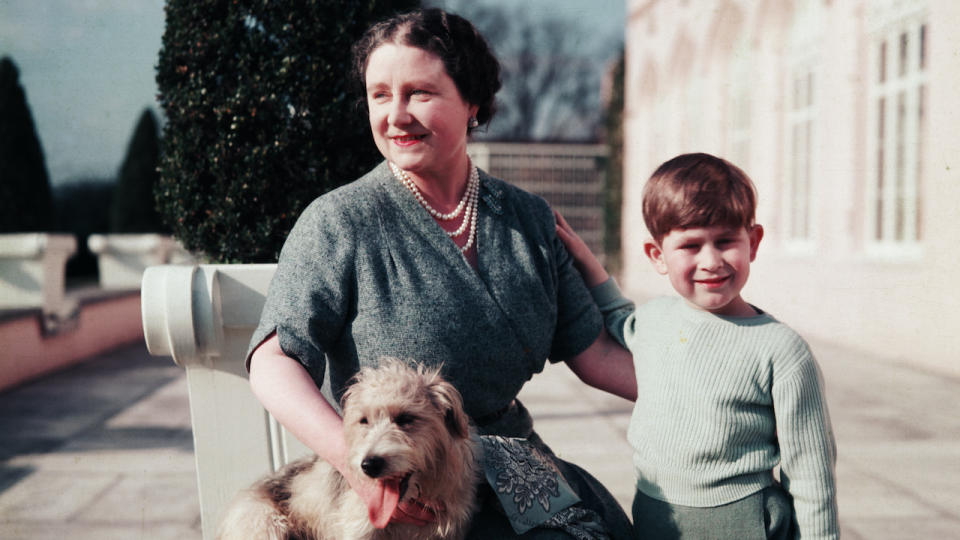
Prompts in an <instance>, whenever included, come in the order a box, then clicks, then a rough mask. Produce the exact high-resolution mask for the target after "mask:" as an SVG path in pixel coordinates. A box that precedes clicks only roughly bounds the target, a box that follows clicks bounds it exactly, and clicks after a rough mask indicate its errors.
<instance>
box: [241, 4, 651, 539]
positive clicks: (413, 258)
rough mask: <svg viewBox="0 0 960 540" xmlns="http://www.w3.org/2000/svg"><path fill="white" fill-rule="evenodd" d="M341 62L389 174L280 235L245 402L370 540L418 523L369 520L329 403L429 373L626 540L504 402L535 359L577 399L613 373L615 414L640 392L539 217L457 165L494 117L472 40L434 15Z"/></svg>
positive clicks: (484, 59)
mask: <svg viewBox="0 0 960 540" xmlns="http://www.w3.org/2000/svg"><path fill="white" fill-rule="evenodd" d="M354 57H355V75H356V76H357V77H358V79H359V82H360V83H361V84H362V86H363V88H364V89H365V98H366V100H365V101H366V105H367V108H368V112H369V119H370V128H371V131H372V133H373V137H374V140H375V142H376V145H377V148H378V149H379V151H380V152H381V153H382V154H383V156H384V158H385V159H386V161H385V162H384V163H382V164H381V165H379V166H378V167H376V168H375V169H374V170H372V171H371V172H370V173H368V174H367V175H365V176H363V177H362V178H360V179H358V180H356V181H355V182H353V183H351V184H348V185H346V186H344V187H342V188H340V189H337V190H334V191H332V192H330V193H327V194H326V195H324V196H322V197H320V198H318V199H317V200H316V201H314V202H313V203H312V204H311V205H310V207H308V208H307V209H306V210H305V211H304V213H303V215H302V216H301V217H300V219H299V220H298V222H297V224H296V226H295V227H294V229H293V231H292V232H291V233H290V236H289V238H288V239H287V242H286V244H285V245H284V248H283V251H282V253H281V256H280V262H279V264H278V267H277V272H276V275H275V277H274V280H273V282H272V283H271V286H270V290H269V293H268V297H267V302H266V305H265V307H264V311H263V315H262V318H261V322H260V326H259V328H258V329H257V331H256V332H255V334H254V337H253V340H252V343H251V349H252V352H251V354H250V357H249V359H248V362H249V369H250V380H251V385H252V388H253V390H254V393H255V394H256V395H257V397H258V398H259V399H260V401H261V402H262V403H263V404H264V406H265V407H266V408H267V410H269V411H270V412H271V413H272V414H273V415H274V416H275V417H276V418H277V420H278V421H280V422H281V423H282V424H283V425H284V426H285V427H286V428H287V429H288V430H290V431H291V432H292V433H293V434H294V435H296V436H297V438H299V439H300V440H301V441H303V442H304V443H305V444H307V445H308V446H309V447H310V448H312V449H313V450H314V451H316V452H317V454H319V455H320V456H321V457H322V458H324V459H325V460H327V461H328V462H330V463H331V464H333V465H334V466H335V467H337V468H338V469H339V470H340V471H341V472H343V473H344V475H345V476H346V477H347V480H348V481H349V483H350V485H351V486H352V487H353V489H354V490H356V491H357V492H358V493H359V494H360V495H361V496H362V497H363V499H364V500H365V501H366V502H367V505H368V509H369V510H370V516H371V519H372V520H373V521H374V523H378V522H379V523H385V522H386V521H387V520H389V519H394V520H402V521H407V522H414V523H423V522H426V521H429V520H430V517H431V516H430V514H429V512H428V511H425V510H423V509H422V508H420V507H418V506H416V505H411V506H403V505H401V506H400V507H399V508H397V509H396V510H395V511H392V512H391V513H390V515H389V516H385V515H383V514H384V513H385V512H387V511H388V510H385V508H387V505H385V504H384V502H383V500H384V493H383V492H382V490H380V489H378V488H377V487H376V485H375V484H374V483H373V482H371V481H369V480H366V479H364V478H357V477H355V476H354V475H353V474H352V473H351V472H350V468H349V467H347V466H346V448H345V445H344V441H343V435H342V423H341V419H340V417H339V415H338V413H337V411H336V409H335V405H331V403H336V402H337V401H338V400H339V398H340V396H341V395H342V392H343V390H344V387H345V385H346V384H347V383H348V381H349V379H350V377H352V376H353V374H354V373H356V371H357V370H358V368H359V366H361V365H367V364H375V363H376V362H377V359H378V358H380V357H382V356H393V357H400V358H407V359H411V360H412V361H417V362H421V363H424V364H427V365H431V366H438V365H442V366H443V374H444V376H445V377H446V378H447V379H448V380H449V381H451V382H452V383H453V384H454V385H455V386H456V387H457V388H458V389H459V390H460V392H461V393H462V394H463V397H464V406H465V409H466V411H467V413H468V414H469V415H471V417H472V418H473V420H474V422H475V424H476V425H477V427H478V430H479V431H480V432H481V433H482V434H495V435H502V436H507V437H524V438H527V439H529V440H530V441H531V442H532V444H534V445H535V446H536V448H537V449H538V450H539V451H541V452H542V453H543V454H544V455H546V456H548V458H549V459H550V460H552V461H553V462H554V464H555V466H556V467H557V468H558V469H559V470H560V471H561V472H562V473H563V476H564V477H565V478H566V480H567V482H569V484H570V485H571V486H572V488H573V490H574V491H576V492H577V494H578V495H579V497H580V499H581V500H582V501H583V507H585V508H588V509H592V510H594V511H596V512H597V513H598V514H599V515H600V516H601V518H602V521H603V523H604V524H605V527H606V528H607V530H608V531H609V533H610V534H611V535H612V536H613V537H615V538H618V537H628V536H629V534H630V531H629V526H630V525H629V521H628V520H627V518H626V515H625V514H624V513H623V511H622V510H621V509H620V507H619V506H618V505H617V504H616V502H615V501H614V500H613V498H612V497H611V496H610V495H609V493H607V492H606V490H604V489H603V488H602V486H600V484H599V483H598V482H597V481H596V480H595V479H593V478H592V477H590V476H589V475H587V474H586V473H585V472H583V471H582V470H580V469H578V468H576V467H575V466H572V465H570V464H567V463H565V462H562V461H561V460H559V459H557V458H556V457H555V456H553V454H552V452H550V451H549V449H548V448H547V447H546V446H545V445H543V443H542V441H540V440H539V438H538V437H537V435H536V434H535V433H534V432H533V429H532V421H531V419H530V416H529V414H528V413H527V411H526V410H525V409H524V408H523V406H522V405H521V404H519V403H518V402H517V401H516V400H515V399H514V398H515V397H516V395H517V393H518V392H519V391H520V388H521V387H522V386H523V384H524V383H525V382H526V381H527V380H528V379H530V377H531V376H532V375H533V374H534V373H537V372H540V371H541V370H542V369H543V367H544V364H545V360H546V359H547V358H548V357H549V358H550V359H551V360H552V361H559V360H564V361H566V363H567V365H569V366H570V368H571V369H572V370H573V371H574V372H575V373H577V375H578V376H580V378H581V379H583V380H584V381H585V382H587V383H588V384H589V383H590V382H591V381H592V380H594V379H593V377H594V376H596V374H598V373H600V372H602V371H603V370H611V369H615V370H619V371H621V372H622V373H623V376H622V377H619V378H618V379H617V380H619V381H623V382H622V384H621V386H620V387H619V388H604V389H606V390H609V391H613V392H615V393H618V394H620V395H623V396H625V397H630V396H632V395H633V394H635V392H636V390H635V388H636V385H635V383H634V381H633V370H632V367H631V365H630V359H629V356H628V355H627V354H625V351H623V350H622V349H621V348H620V347H617V346H614V345H612V342H610V341H609V340H607V339H604V338H601V337H600V336H602V335H603V334H602V331H601V327H602V321H601V319H600V316H599V313H598V312H597V309H596V307H595V305H594V304H593V301H592V300H591V298H590V296H589V293H588V292H587V291H586V289H585V287H584V285H583V283H582V281H581V279H580V277H579V275H578V274H577V273H576V272H575V270H573V268H572V266H571V260H570V258H569V256H568V255H567V253H566V251H565V250H564V249H563V247H562V244H561V242H560V241H559V240H558V238H557V236H556V231H555V224H554V219H553V214H552V213H551V210H550V208H549V207H548V206H547V204H546V203H545V202H544V201H543V200H542V199H539V198H537V197H534V196H532V195H529V194H527V193H525V192H523V191H520V190H519V189H516V188H514V187H512V186H510V185H508V184H506V183H504V182H502V181H500V180H497V179H494V178H492V177H490V176H488V175H486V174H485V173H482V172H481V171H478V170H477V169H476V167H474V166H473V165H472V163H470V160H469V158H468V157H467V154H466V144H467V137H468V133H469V131H470V130H472V129H474V128H476V127H477V126H479V125H480V124H484V123H486V122H488V121H489V120H490V118H491V116H492V114H493V112H494V94H495V93H496V91H497V90H498V89H499V88H500V80H499V64H498V63H497V60H496V59H495V58H494V57H493V55H492V54H491V52H490V50H489V48H488V46H487V44H486V42H485V41H484V39H483V37H482V36H480V35H479V33H477V31H476V29H475V28H474V27H473V26H472V25H471V24H470V23H469V22H467V21H466V20H464V19H462V18H460V17H458V16H455V15H451V14H447V13H445V12H443V11H440V10H435V9H433V10H424V11H417V12H413V13H409V14H405V15H400V16H397V17H394V18H392V19H390V20H387V21H385V22H382V23H379V24H377V25H375V26H373V27H372V28H371V29H370V30H369V31H368V32H367V34H366V35H365V36H364V38H363V39H362V40H361V41H360V42H358V43H357V44H356V46H355V47H354ZM324 383H326V384H328V385H329V391H330V392H331V394H332V395H331V399H330V401H328V400H327V399H325V398H324V396H323V395H322V394H321V392H320V390H318V388H319V387H320V386H321V384H324ZM481 497H482V508H481V510H480V511H479V513H478V515H477V517H476V518H475V520H474V525H473V526H472V528H471V537H474V538H510V537H518V536H517V535H516V534H514V533H513V531H512V530H511V526H510V524H509V522H508V521H507V519H506V517H505V516H504V513H503V510H502V509H500V508H499V507H498V504H499V503H498V502H497V499H496V496H495V495H494V494H493V492H492V491H491V490H489V489H486V490H485V491H482V493H481ZM586 519H587V520H588V521H589V515H588V516H587V518H586ZM558 534H559V536H557V535H558ZM553 537H558V538H566V537H568V536H566V535H564V534H561V533H559V532H558V531H557V530H556V529H553V530H550V529H540V528H538V529H534V530H532V531H530V532H528V533H526V534H525V535H524V536H523V538H553Z"/></svg>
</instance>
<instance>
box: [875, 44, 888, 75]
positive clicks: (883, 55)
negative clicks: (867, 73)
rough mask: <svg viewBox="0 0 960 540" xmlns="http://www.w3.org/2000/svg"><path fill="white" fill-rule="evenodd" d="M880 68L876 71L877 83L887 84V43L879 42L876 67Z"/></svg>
mask: <svg viewBox="0 0 960 540" xmlns="http://www.w3.org/2000/svg"><path fill="white" fill-rule="evenodd" d="M877 67H878V68H880V69H879V70H878V72H879V74H880V78H879V81H880V82H881V83H885V82H887V42H886V41H882V42H880V65H879V66H877Z"/></svg>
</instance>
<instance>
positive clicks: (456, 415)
mask: <svg viewBox="0 0 960 540" xmlns="http://www.w3.org/2000/svg"><path fill="white" fill-rule="evenodd" d="M430 400H431V401H433V403H434V405H436V407H437V408H438V409H440V411H441V412H443V421H444V424H445V425H446V426H447V430H449V431H450V434H451V435H453V436H454V437H459V438H467V437H469V436H470V419H469V418H468V417H467V415H466V413H464V412H463V398H461V397H460V392H458V391H457V389H456V388H454V387H453V385H452V384H450V383H448V382H446V381H444V380H443V379H440V378H437V379H436V380H435V381H434V382H433V384H431V385H430Z"/></svg>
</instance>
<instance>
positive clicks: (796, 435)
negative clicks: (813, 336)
mask: <svg viewBox="0 0 960 540" xmlns="http://www.w3.org/2000/svg"><path fill="white" fill-rule="evenodd" d="M804 348H805V349H806V346H805V344H804ZM805 356H806V358H804V361H803V362H802V363H801V364H800V365H796V366H794V367H795V369H790V368H788V369H790V373H789V374H787V375H786V376H783V377H778V376H777V375H776V374H775V375H774V382H773V401H774V404H773V408H774V413H775V414H776V422H777V438H778V440H779V445H780V458H781V474H780V479H781V482H782V484H783V487H784V488H785V489H786V490H787V491H788V492H789V493H790V495H791V496H792V497H793V503H794V510H795V511H796V517H797V525H798V526H799V528H800V535H801V536H802V537H803V538H816V539H836V538H839V536H840V528H839V527H840V525H839V519H838V514H837V499H836V461H837V448H836V442H835V440H834V438H833V428H832V427H831V425H830V415H829V413H828V412H827V403H826V397H825V396H824V392H823V382H822V377H821V375H820V370H819V368H818V366H817V364H816V361H815V360H814V359H813V355H812V354H811V353H810V352H809V349H807V350H806V352H805Z"/></svg>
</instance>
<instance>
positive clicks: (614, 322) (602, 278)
mask: <svg viewBox="0 0 960 540" xmlns="http://www.w3.org/2000/svg"><path fill="white" fill-rule="evenodd" d="M553 213H554V216H555V217H556V220H557V236H558V237H559V238H560V240H561V241H562V242H563V244H564V246H565V247H566V248H567V251H568V252H569V253H570V255H571V256H572V257H573V264H574V266H575V267H576V268H577V270H578V271H579V272H580V275H581V276H582V277H583V281H584V283H586V285H587V287H589V288H590V294H592V295H593V300H594V302H596V303H597V306H598V307H599V308H600V312H601V313H602V314H603V323H604V324H603V325H604V326H605V327H606V329H607V332H609V333H610V336H612V337H613V339H615V340H616V341H617V343H619V344H620V345H621V346H623V347H626V346H627V345H626V339H625V337H624V333H625V332H632V330H633V329H632V326H633V321H632V317H630V315H632V314H633V311H634V308H635V306H634V304H633V302H631V301H630V300H627V299H626V298H624V297H623V294H622V293H621V292H620V288H619V287H617V284H616V282H614V281H613V278H612V277H610V274H608V273H607V271H606V269H605V268H604V267H603V265H602V264H600V260H599V259H597V257H596V256H595V255H594V254H593V252H592V251H590V248H589V247H587V244H586V242H584V241H583V239H582V238H580V235H578V234H577V233H576V231H574V230H573V227H571V226H570V224H569V223H567V220H565V219H563V216H562V215H560V212H557V211H556V210H554V212H553ZM628 318H629V319H630V321H629V322H628ZM625 326H629V327H630V328H625Z"/></svg>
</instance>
